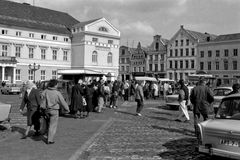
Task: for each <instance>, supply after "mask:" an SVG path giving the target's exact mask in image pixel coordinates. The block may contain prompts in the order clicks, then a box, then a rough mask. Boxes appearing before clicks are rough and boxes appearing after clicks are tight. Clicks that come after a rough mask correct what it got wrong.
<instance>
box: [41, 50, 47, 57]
mask: <svg viewBox="0 0 240 160" xmlns="http://www.w3.org/2000/svg"><path fill="white" fill-rule="evenodd" d="M41 59H46V49H43V48H42V49H41Z"/></svg>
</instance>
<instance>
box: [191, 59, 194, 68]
mask: <svg viewBox="0 0 240 160" xmlns="http://www.w3.org/2000/svg"><path fill="white" fill-rule="evenodd" d="M194 66H195V63H194V60H191V68H194Z"/></svg>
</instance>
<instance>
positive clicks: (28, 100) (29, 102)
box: [20, 88, 41, 110]
mask: <svg viewBox="0 0 240 160" xmlns="http://www.w3.org/2000/svg"><path fill="white" fill-rule="evenodd" d="M40 102H41V99H40V92H39V90H38V89H35V88H33V89H32V90H31V92H30V93H29V95H28V93H27V91H25V93H24V97H23V99H22V103H21V106H20V109H21V110H23V109H24V107H25V106H27V109H30V110H31V109H32V108H35V107H36V108H38V107H39V105H40Z"/></svg>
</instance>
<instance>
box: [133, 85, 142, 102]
mask: <svg viewBox="0 0 240 160" xmlns="http://www.w3.org/2000/svg"><path fill="white" fill-rule="evenodd" d="M135 99H136V100H141V101H143V99H144V95H143V87H142V86H141V85H138V86H137V88H136V90H135Z"/></svg>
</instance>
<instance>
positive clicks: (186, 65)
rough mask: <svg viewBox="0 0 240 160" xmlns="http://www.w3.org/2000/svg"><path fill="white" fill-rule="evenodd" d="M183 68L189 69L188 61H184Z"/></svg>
mask: <svg viewBox="0 0 240 160" xmlns="http://www.w3.org/2000/svg"><path fill="white" fill-rule="evenodd" d="M185 67H186V68H188V67H189V64H188V60H185Z"/></svg>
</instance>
